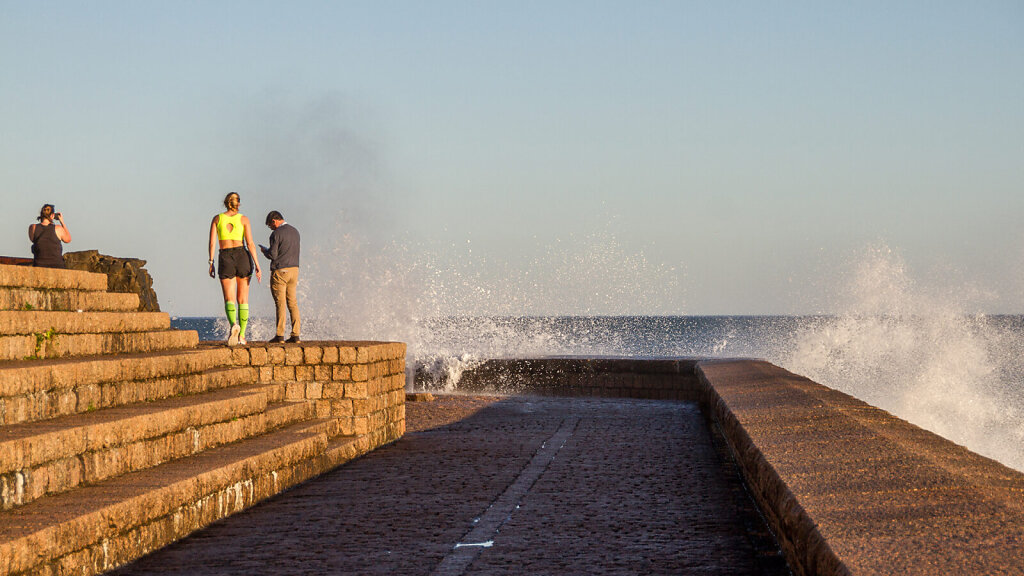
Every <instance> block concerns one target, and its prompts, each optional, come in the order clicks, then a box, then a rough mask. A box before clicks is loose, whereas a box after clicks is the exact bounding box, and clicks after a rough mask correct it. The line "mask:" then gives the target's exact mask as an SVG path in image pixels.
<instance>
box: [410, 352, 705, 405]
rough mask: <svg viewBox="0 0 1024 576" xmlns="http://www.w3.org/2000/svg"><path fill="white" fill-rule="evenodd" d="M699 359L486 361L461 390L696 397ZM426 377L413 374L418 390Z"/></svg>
mask: <svg viewBox="0 0 1024 576" xmlns="http://www.w3.org/2000/svg"><path fill="white" fill-rule="evenodd" d="M696 364H697V359H687V358H682V359H649V360H633V359H619V358H535V359H496V360H487V361H485V362H484V363H483V364H481V365H480V366H477V367H475V368H472V369H470V370H466V371H464V372H463V373H462V377H461V378H460V379H459V381H458V384H457V389H458V390H459V391H460V392H498V393H504V394H536V395H541V396H573V397H601V398H640V399H649V400H689V401H696V400H697V399H698V398H699V394H698V386H697V384H698V381H697V377H696V375H695V373H694V366H696ZM424 380H425V378H424V376H423V375H417V387H423V383H424Z"/></svg>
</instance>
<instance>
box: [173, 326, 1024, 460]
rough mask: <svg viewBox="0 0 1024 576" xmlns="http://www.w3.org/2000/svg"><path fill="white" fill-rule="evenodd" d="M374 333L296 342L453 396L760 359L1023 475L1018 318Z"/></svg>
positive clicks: (317, 331) (331, 333)
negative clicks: (472, 372) (541, 371)
mask: <svg viewBox="0 0 1024 576" xmlns="http://www.w3.org/2000/svg"><path fill="white" fill-rule="evenodd" d="M172 325H173V326H174V327H175V328H178V329H185V330H196V331H198V332H199V336H200V339H201V340H222V339H224V338H226V334H227V322H226V320H224V319H223V318H185V317H180V318H173V319H172ZM375 330H379V332H377V333H360V334H345V333H338V331H337V330H336V329H335V328H333V327H332V325H331V324H330V323H328V322H324V323H320V324H318V322H317V319H315V318H309V319H304V328H303V337H304V339H306V340H318V339H381V340H401V341H404V342H406V344H407V345H408V352H407V364H408V365H409V367H410V372H412V371H413V370H417V369H418V370H421V371H426V372H428V373H430V374H433V375H435V376H436V377H435V378H433V379H432V380H433V381H434V382H436V384H435V387H436V389H437V390H439V391H447V392H456V393H457V392H458V380H459V375H460V374H461V373H462V371H464V370H466V369H468V368H472V367H473V366H475V365H477V364H479V363H480V362H482V361H483V360H485V359H488V358H531V357H543V356H564V355H581V356H615V357H627V358H661V357H694V356H696V357H709V358H736V357H743V358H760V359H765V360H768V361H770V362H772V363H774V364H776V365H779V366H781V367H783V368H786V369H788V370H790V371H792V372H795V373H797V374H801V375H803V376H807V377H808V378H811V379H812V380H815V381H816V382H819V383H821V384H824V385H826V386H829V387H832V388H835V389H838V390H841V391H843V392H846V393H848V394H851V395H853V396H855V397H857V398H860V399H861V400H864V401H866V402H868V403H870V404H872V405H874V406H877V407H880V408H883V409H885V410H887V411H889V412H891V413H893V414H895V415H896V416H898V417H900V418H903V419H905V420H908V421H910V422H912V423H914V424H916V425H918V426H921V427H923V428H926V429H928V430H931V431H933V432H935V433H937V434H939V435H941V436H943V437H945V438H948V439H950V440H952V441H954V442H956V443H958V444H961V445H964V446H966V447H968V448H970V449H971V450H973V451H975V452H978V453H980V454H982V455H985V456H988V457H990V458H993V459H995V460H998V461H1000V462H1002V463H1004V464H1005V465H1007V466H1010V467H1012V468H1015V469H1017V470H1021V471H1024V354H1022V353H1021V352H1022V351H1024V316H1019V315H967V314H960V313H944V312H941V311H939V312H936V313H928V314H921V313H908V314H864V313H850V314H842V315H821V316H549V317H508V316H482V317H470V316H456V317H434V318H425V319H419V320H415V321H412V322H409V323H406V324H405V325H403V326H400V327H395V329H394V330H388V329H386V328H380V327H378V328H376V329H375ZM271 336H273V326H272V322H271V320H270V319H266V318H262V319H261V318H256V319H253V320H252V321H251V322H250V334H249V340H250V341H257V340H266V339H268V338H269V337H271ZM410 386H411V382H410Z"/></svg>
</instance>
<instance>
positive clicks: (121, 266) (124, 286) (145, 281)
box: [64, 250, 160, 312]
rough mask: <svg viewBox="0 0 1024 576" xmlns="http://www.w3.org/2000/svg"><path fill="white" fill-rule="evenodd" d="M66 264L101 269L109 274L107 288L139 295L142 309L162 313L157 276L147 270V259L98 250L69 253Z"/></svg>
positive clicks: (81, 267) (65, 256)
mask: <svg viewBox="0 0 1024 576" xmlns="http://www.w3.org/2000/svg"><path fill="white" fill-rule="evenodd" d="M64 264H66V265H67V267H68V268H70V269H72V270H85V271H86V272H99V273H102V274H106V275H107V290H108V291H110V292H127V293H132V294H138V295H139V311H140V312H159V311H160V304H159V303H158V302H157V299H156V291H155V290H153V277H152V276H150V275H149V271H147V270H146V269H145V266H146V261H145V260H140V259H138V258H117V257H115V256H107V255H105V254H100V253H99V252H98V251H97V250H84V251H81V252H67V253H65V254H64Z"/></svg>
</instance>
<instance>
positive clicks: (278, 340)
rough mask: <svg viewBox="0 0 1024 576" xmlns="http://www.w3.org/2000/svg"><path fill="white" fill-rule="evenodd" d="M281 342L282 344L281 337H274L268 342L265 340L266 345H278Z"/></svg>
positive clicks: (282, 339)
mask: <svg viewBox="0 0 1024 576" xmlns="http://www.w3.org/2000/svg"><path fill="white" fill-rule="evenodd" d="M281 342H284V338H283V337H281V336H274V337H273V338H271V339H270V340H267V344H280V343H281Z"/></svg>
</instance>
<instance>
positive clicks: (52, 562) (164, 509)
mask: <svg viewBox="0 0 1024 576" xmlns="http://www.w3.org/2000/svg"><path fill="white" fill-rule="evenodd" d="M317 424H319V422H317V421H313V422H304V423H300V424H293V425H291V426H288V427H286V428H282V429H280V430H277V431H274V432H271V433H268V434H265V435H263V436H259V437H256V438H251V439H247V440H243V441H241V442H236V443H234V444H228V445H225V446H220V447H218V448H214V449H212V450H207V451H205V452H202V453H199V454H196V455H194V456H191V457H188V458H183V459H180V460H174V461H172V462H168V463H166V464H161V465H159V466H156V467H153V468H149V469H147V470H142V471H138V472H132V473H129V474H125V475H122V476H118V477H116V478H112V479H110V480H105V481H103V482H99V483H96V484H92V485H87V486H81V487H79V488H77V489H75V490H73V491H70V492H65V493H63V494H57V495H52V496H46V497H43V498H40V499H39V500H36V501H35V502H32V503H30V504H27V505H25V506H19V507H17V508H14V509H11V510H7V511H4V512H0V575H8V574H18V573H22V572H29V571H32V572H45V573H57V574H62V573H71V572H72V571H73V572H74V573H78V574H96V573H99V572H103V571H106V570H110V569H113V568H115V567H116V566H119V565H121V564H124V563H125V562H128V561H130V560H133V559H135V558H137V557H139V556H141V555H143V554H145V553H147V552H149V551H152V550H154V549H156V548H158V547H161V546H164V545H166V544H168V543H170V542H172V541H174V540H176V539H179V538H181V537H183V536H185V535H187V534H189V533H190V532H193V531H195V530H198V529H200V528H202V527H204V526H206V525H208V524H210V523H212V522H213V521H215V520H217V519H220V518H223V517H225V516H227V515H229V514H232V513H234V512H238V511H240V510H242V509H244V508H246V507H248V506H250V505H252V504H253V503H255V502H257V501H259V500H262V499H264V498H267V497H269V496H272V495H274V494H277V493H278V492H281V491H282V490H284V489H286V488H288V487H290V486H293V485H295V484H297V483H299V482H302V481H303V480H306V479H308V478H310V477H311V476H313V475H315V474H319V473H322V472H324V471H326V470H327V469H329V467H333V466H332V462H337V463H340V462H342V461H344V460H342V459H343V458H345V456H346V454H349V453H352V454H355V453H356V452H357V451H358V441H356V440H348V439H338V440H336V441H334V442H331V443H329V442H328V439H327V437H326V436H325V435H324V434H323V433H319V432H316V431H315V429H316V426H317ZM334 465H336V464H334Z"/></svg>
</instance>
